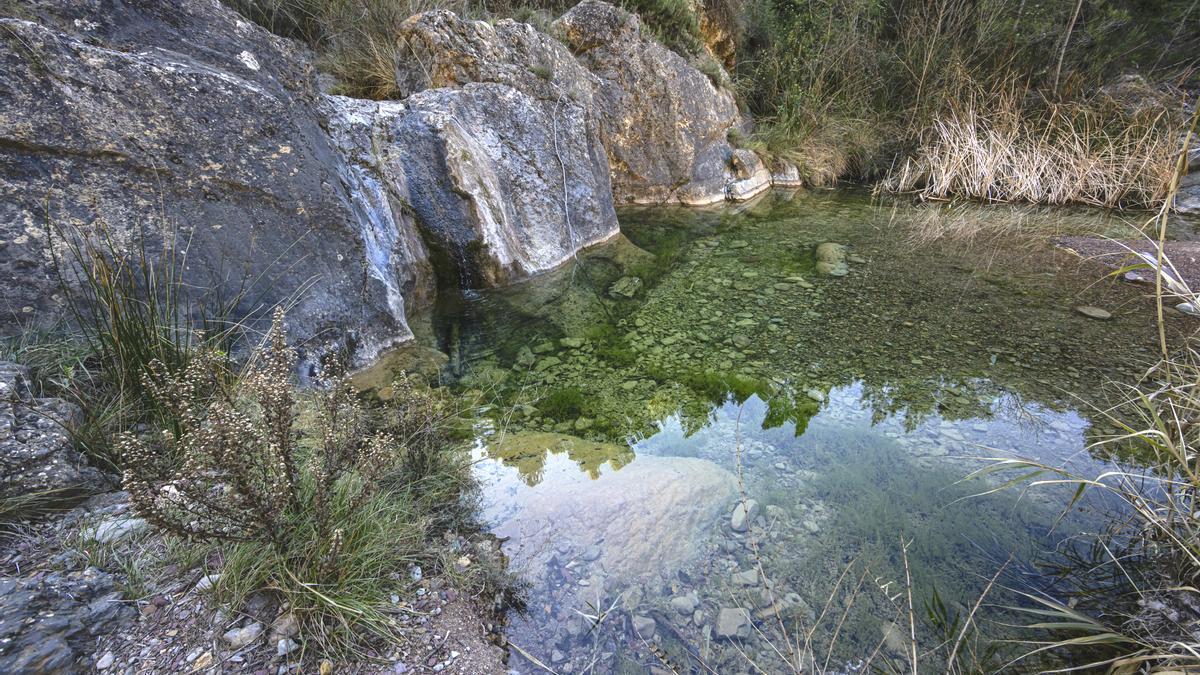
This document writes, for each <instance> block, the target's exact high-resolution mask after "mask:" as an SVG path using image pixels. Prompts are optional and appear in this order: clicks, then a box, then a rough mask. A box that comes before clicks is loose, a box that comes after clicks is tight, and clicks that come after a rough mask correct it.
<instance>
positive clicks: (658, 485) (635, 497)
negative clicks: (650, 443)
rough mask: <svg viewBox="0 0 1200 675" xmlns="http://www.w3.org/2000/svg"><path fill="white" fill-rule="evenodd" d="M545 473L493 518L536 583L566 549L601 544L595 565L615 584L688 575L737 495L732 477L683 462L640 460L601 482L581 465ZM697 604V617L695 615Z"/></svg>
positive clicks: (554, 466) (517, 490)
mask: <svg viewBox="0 0 1200 675" xmlns="http://www.w3.org/2000/svg"><path fill="white" fill-rule="evenodd" d="M541 471H542V474H541V481H540V482H539V483H537V484H536V485H534V486H532V487H521V486H520V485H519V484H518V485H515V486H513V487H512V488H511V490H512V491H513V494H511V495H510V496H506V497H505V502H504V503H505V505H504V511H503V512H502V513H493V514H492V515H493V517H494V520H496V521H498V522H499V525H498V526H497V527H496V528H495V530H494V531H495V532H496V534H497V535H498V536H500V537H510V538H511V539H510V542H509V544H508V546H509V548H510V553H511V555H512V557H513V560H514V563H515V564H516V566H517V568H519V569H525V570H528V572H529V574H530V575H532V577H533V580H534V581H539V580H540V579H541V577H542V575H544V574H546V572H547V570H548V565H549V562H550V559H551V558H553V557H554V556H555V555H557V553H556V550H557V548H561V547H566V548H567V549H568V550H574V551H586V550H588V549H590V548H591V547H593V546H599V549H600V551H599V556H598V557H597V559H596V560H595V562H594V563H592V564H593V565H599V566H600V567H601V568H602V569H603V570H605V572H606V573H607V575H608V578H609V579H610V580H611V581H613V582H627V581H631V580H635V579H639V578H650V577H654V576H657V575H659V574H662V573H669V572H671V571H673V570H678V569H682V568H684V567H686V566H687V565H688V564H689V563H691V562H692V561H694V560H696V559H698V558H699V557H700V556H701V555H702V553H703V551H704V543H705V541H707V540H708V539H709V538H710V536H711V532H712V528H713V526H714V525H715V523H716V522H717V521H718V520H719V519H720V517H721V514H722V512H723V511H724V509H725V506H726V504H728V503H729V501H730V500H731V499H732V498H733V495H734V493H735V489H736V488H735V486H736V480H735V479H734V477H733V475H732V474H731V473H729V472H728V471H726V470H724V469H722V468H720V467H719V466H717V465H716V464H714V463H712V462H709V461H707V460H701V459H693V458H683V457H653V456H646V457H638V458H637V459H636V460H634V461H632V462H631V463H629V464H627V465H626V466H624V467H623V468H621V469H618V470H612V469H609V470H606V471H604V472H603V473H601V474H599V475H598V477H596V478H595V479H592V478H590V477H589V476H587V475H585V474H582V473H580V472H579V471H578V469H577V468H575V467H574V465H573V463H572V464H565V465H564V464H563V463H561V462H555V463H548V464H547V465H546V466H545V467H544V468H542V470H541ZM509 480H512V479H511V478H510V479H509ZM499 488H500V489H503V486H499ZM690 604H691V606H689V607H688V609H687V614H689V615H690V614H691V612H692V611H694V609H695V606H694V605H695V603H694V602H691V603H690Z"/></svg>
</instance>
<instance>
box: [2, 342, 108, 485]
mask: <svg viewBox="0 0 1200 675" xmlns="http://www.w3.org/2000/svg"><path fill="white" fill-rule="evenodd" d="M79 415H80V411H79V409H78V408H77V407H76V406H74V405H72V404H70V403H67V402H66V401H62V400H60V399H54V398H35V397H34V396H33V394H32V392H31V391H30V388H29V369H27V368H25V367H24V366H19V365H17V364H15V363H9V362H6V361H0V499H3V500H9V499H20V498H37V497H39V496H40V497H43V498H45V499H50V498H53V497H56V496H57V497H63V496H68V493H79V492H88V491H94V490H96V489H99V488H101V487H104V486H105V485H106V481H105V478H104V476H103V474H101V473H100V472H99V471H98V470H96V469H95V468H94V467H92V466H90V465H89V464H88V462H87V460H86V459H85V458H84V457H83V456H82V455H81V454H80V453H79V452H78V451H77V450H75V448H74V447H73V446H72V444H71V439H70V435H69V429H70V428H71V427H72V426H73V425H74V424H77V423H78V422H79Z"/></svg>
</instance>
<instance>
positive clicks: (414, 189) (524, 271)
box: [330, 12, 618, 287]
mask: <svg viewBox="0 0 1200 675" xmlns="http://www.w3.org/2000/svg"><path fill="white" fill-rule="evenodd" d="M400 40H401V42H402V43H403V44H406V45H408V48H409V53H408V54H407V55H406V57H404V58H402V59H401V60H400V63H399V65H398V76H397V81H398V82H400V83H401V88H402V90H403V91H405V92H406V93H409V94H411V95H410V96H408V98H407V99H405V100H404V101H403V102H384V103H379V104H372V103H367V102H363V101H354V100H350V99H342V98H336V97H331V98H330V102H331V104H332V105H333V106H334V108H335V109H336V110H338V114H335V115H334V116H333V118H332V121H331V127H332V128H333V129H334V130H335V136H338V137H341V138H344V139H346V140H348V141H349V145H350V147H347V148H344V149H345V150H346V151H347V152H348V153H350V154H352V155H354V156H356V157H359V158H361V160H360V163H362V164H369V165H371V166H372V167H373V169H374V171H375V173H376V175H377V176H378V178H379V180H380V181H382V182H383V183H385V184H387V185H389V186H391V188H392V190H393V192H394V194H396V195H400V196H402V199H403V200H404V202H405V204H406V206H407V208H408V209H409V210H410V211H411V213H412V214H413V217H414V218H415V221H416V222H417V223H418V225H419V227H420V228H421V231H422V233H423V234H424V235H425V239H426V241H428V242H429V244H430V246H431V247H432V248H434V249H435V250H436V252H437V253H438V254H439V255H437V256H435V257H436V258H437V259H438V260H439V261H440V262H442V263H444V264H443V265H442V267H443V269H442V270H441V271H442V273H443V277H444V278H445V277H449V278H450V279H451V281H452V282H455V283H459V284H461V285H464V286H468V287H479V286H496V285H500V284H504V283H508V282H511V281H516V280H519V279H523V278H526V277H529V276H531V275H533V274H537V273H539V272H543V271H545V270H548V269H551V268H553V267H556V266H558V265H559V264H561V263H562V262H564V261H565V260H567V259H568V258H570V257H571V256H572V255H574V254H575V252H577V251H578V250H579V249H581V248H583V247H585V246H589V245H591V244H594V243H597V242H599V241H603V240H605V239H607V238H609V237H611V236H612V235H614V234H616V232H617V230H618V226H617V217H616V212H615V211H614V209H613V202H612V188H611V185H610V183H609V172H608V163H607V161H606V159H605V153H604V147H603V145H601V142H600V132H599V125H598V123H597V122H596V119H595V116H594V115H593V107H592V99H591V87H592V82H591V81H590V75H589V74H588V73H587V71H586V70H584V69H583V68H582V67H580V66H579V65H578V64H577V63H576V62H575V60H574V59H573V58H572V57H571V55H570V53H569V52H568V51H567V50H566V49H565V48H564V47H563V46H562V45H561V44H559V43H558V42H557V41H555V40H554V39H552V38H550V37H549V36H547V35H545V34H543V33H539V32H538V31H536V30H534V29H533V28H532V27H531V26H529V25H526V24H521V23H517V22H515V21H501V22H499V23H498V24H497V25H495V26H493V25H491V24H487V23H484V22H482V21H463V20H462V19H459V18H458V17H457V16H455V15H454V14H452V13H450V12H430V13H426V14H422V15H418V16H415V17H413V18H412V19H410V20H409V21H408V22H407V23H406V24H405V25H404V26H403V27H402V28H401V33H400ZM417 64H422V65H420V66H418V65H417ZM410 66H411V67H410ZM364 119H367V120H369V123H368V126H369V132H365V130H364V128H363V126H364V125H363V123H362V120H364Z"/></svg>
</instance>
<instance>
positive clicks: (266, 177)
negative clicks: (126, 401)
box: [0, 0, 798, 364]
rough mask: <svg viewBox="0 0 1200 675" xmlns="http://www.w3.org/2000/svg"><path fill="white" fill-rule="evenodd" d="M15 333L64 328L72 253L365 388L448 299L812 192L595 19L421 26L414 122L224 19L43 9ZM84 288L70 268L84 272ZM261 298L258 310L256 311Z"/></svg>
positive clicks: (22, 60)
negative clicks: (682, 221)
mask: <svg viewBox="0 0 1200 675" xmlns="http://www.w3.org/2000/svg"><path fill="white" fill-rule="evenodd" d="M0 24H2V25H3V27H4V29H5V31H6V32H7V33H8V34H9V35H11V36H12V39H10V40H6V41H4V42H2V43H0V63H2V64H3V66H4V67H3V69H2V73H0V100H3V106H0V157H2V159H3V161H2V162H0V165H2V166H3V167H4V168H3V169H2V170H0V186H2V187H3V189H4V191H5V193H6V194H9V195H11V196H12V198H11V199H8V200H5V202H4V204H3V205H0V252H2V253H3V255H0V289H3V290H4V293H3V294H2V296H3V300H2V301H0V302H2V303H3V306H2V307H0V328H3V329H4V330H5V331H6V332H7V331H10V330H17V329H28V328H30V327H35V326H42V327H44V326H49V325H52V324H53V323H54V321H56V320H57V319H58V318H60V317H61V316H62V315H63V313H64V311H65V309H64V306H63V298H62V294H61V293H60V292H59V291H58V286H59V284H60V282H61V281H62V280H63V279H65V280H66V281H67V282H68V283H71V282H72V278H73V275H72V272H71V269H70V265H69V264H63V265H61V266H60V265H59V264H58V263H66V262H69V261H65V260H64V251H63V246H62V245H63V240H64V238H65V237H98V236H103V237H105V238H107V239H108V240H111V241H113V242H115V243H116V245H117V247H118V248H121V249H125V250H128V251H130V252H134V251H137V252H139V253H140V252H141V251H145V252H146V253H147V255H149V256H150V258H151V259H155V258H159V259H169V254H170V253H171V252H172V251H173V252H174V253H175V254H176V255H179V254H180V253H181V251H182V249H184V248H186V260H187V263H186V265H184V266H182V267H183V269H181V270H180V275H181V276H182V277H183V278H184V280H185V282H186V283H188V284H189V285H192V286H194V287H196V288H203V289H206V293H205V295H206V296H209V297H212V298H221V299H224V300H226V301H229V300H233V299H235V298H236V299H238V302H237V303H236V307H234V308H233V312H232V314H233V317H232V318H235V319H243V320H250V321H251V322H254V321H257V320H263V319H264V317H265V315H266V314H267V313H269V308H270V307H272V306H274V305H276V304H278V303H279V302H281V301H283V300H285V299H289V298H292V297H293V296H294V297H295V298H296V306H295V308H294V309H293V310H292V311H291V312H290V314H289V317H290V318H291V319H292V321H291V323H292V325H291V331H292V333H293V335H292V337H293V339H295V340H297V341H300V342H304V343H305V344H307V345H308V350H307V351H308V352H309V356H310V358H313V357H315V356H316V355H319V354H320V353H322V352H324V351H328V350H329V349H335V348H336V349H341V350H343V351H346V352H348V353H350V354H352V355H353V357H354V359H355V362H356V363H357V364H362V363H366V362H368V361H370V360H371V359H373V358H375V357H376V356H377V355H378V354H379V353H380V352H381V351H382V350H384V349H386V348H387V347H389V346H391V345H394V344H396V343H398V342H403V341H405V340H408V339H410V338H411V337H412V333H411V331H410V330H409V327H408V324H407V317H406V313H407V312H408V311H410V310H411V309H412V308H414V307H419V306H422V305H425V304H428V303H429V302H430V301H431V300H432V298H433V296H434V294H435V292H436V290H437V288H439V287H455V286H457V287H465V288H484V287H489V286H496V285H501V284H506V283H511V282H513V281H518V280H520V279H524V278H527V277H530V276H532V275H536V274H539V273H541V272H544V271H546V270H548V269H551V268H554V267H556V266H557V265H559V264H561V263H562V262H564V261H565V260H567V259H569V258H570V257H571V256H573V255H574V254H575V253H576V252H577V251H579V250H580V249H582V248H584V247H587V246H589V245H592V244H595V243H597V242H600V241H604V240H606V239H608V238H610V237H612V236H613V235H615V234H616V232H617V220H616V215H615V211H614V205H615V204H621V203H670V202H676V203H684V204H708V203H713V202H718V201H723V200H726V199H732V200H742V199H748V198H750V197H752V196H754V195H756V194H758V193H760V192H762V191H763V190H765V189H767V188H769V187H770V186H771V185H772V184H773V183H775V184H779V185H786V186H795V185H797V184H798V172H797V171H796V169H795V167H793V166H790V165H780V166H779V167H777V170H776V171H772V170H770V169H769V168H768V167H766V166H765V165H764V163H763V162H762V160H760V158H759V157H758V156H757V155H755V154H754V153H753V152H751V151H748V150H742V149H738V148H735V147H734V146H733V145H731V143H730V142H729V140H728V138H730V137H731V132H737V131H740V130H745V129H746V128H747V125H748V124H749V122H748V121H747V120H746V119H744V118H743V117H742V115H741V114H740V112H739V111H738V108H737V106H736V104H735V102H734V98H733V95H732V94H731V93H730V92H729V91H728V90H726V89H723V88H721V87H719V86H718V85H716V84H714V83H713V81H712V80H710V79H709V77H708V76H706V75H704V74H702V73H701V72H699V71H698V70H696V69H695V68H694V67H692V66H691V65H690V64H689V63H688V62H687V61H685V60H684V59H683V58H682V57H680V56H678V55H677V54H675V53H674V52H671V51H670V50H668V49H666V48H664V47H663V46H661V45H659V44H658V43H657V42H655V41H654V40H653V39H652V38H650V37H649V36H648V34H647V32H646V31H645V29H644V28H643V27H642V25H641V23H640V21H639V20H638V18H637V17H636V16H634V15H632V14H630V13H628V12H626V11H624V10H621V9H618V8H616V7H614V6H612V5H609V4H607V3H604V2H599V1H598V0H586V1H585V2H583V3H581V4H580V5H578V6H576V7H575V8H573V9H571V10H570V11H568V12H567V13H566V14H564V15H563V16H562V17H561V18H559V19H558V20H557V21H555V22H553V23H552V24H551V25H550V27H549V29H548V30H549V33H543V32H541V31H539V30H537V29H535V28H534V27H532V26H530V25H528V24H523V23H518V22H516V21H512V20H502V21H499V22H497V23H495V24H490V23H486V22H482V21H467V20H464V19H461V18H459V17H457V16H455V15H454V14H452V13H450V12H445V11H440V12H430V13H427V14H422V15H417V16H414V17H413V18H412V19H410V20H409V21H408V22H407V23H405V24H404V26H403V28H402V30H401V33H402V34H401V35H400V36H399V39H400V40H401V41H402V42H403V43H404V44H406V45H407V46H408V49H407V52H406V53H405V54H403V55H402V56H401V57H400V58H398V59H397V63H396V69H397V73H396V78H397V82H398V83H400V84H401V86H402V89H403V94H404V98H403V99H401V100H394V101H368V100H360V99H350V98H346V97H342V96H334V95H329V94H326V93H324V88H323V80H322V77H321V76H320V75H319V73H317V72H316V70H315V68H314V66H313V63H314V59H313V56H312V55H311V54H310V53H308V52H307V50H306V49H304V48H303V47H301V46H300V45H298V44H296V43H293V42H291V41H289V40H286V39H283V38H280V37H277V36H275V35H272V34H270V33H268V32H267V31H266V30H263V29H261V28H259V27H257V26H255V25H253V24H251V23H250V22H248V21H246V20H245V19H243V18H242V17H241V16H239V15H238V14H236V13H235V12H233V11H232V10H230V9H228V8H226V7H224V6H222V5H220V4H219V3H216V2H211V1H208V0H172V2H168V3H125V4H120V5H112V6H110V4H109V3H105V2H100V1H99V0H96V1H94V2H86V3H78V2H69V1H67V0H36V1H34V2H31V3H26V4H25V5H23V6H22V8H21V11H19V12H14V13H13V15H12V16H7V17H3V18H0ZM62 268H65V269H62ZM247 289H248V290H247Z"/></svg>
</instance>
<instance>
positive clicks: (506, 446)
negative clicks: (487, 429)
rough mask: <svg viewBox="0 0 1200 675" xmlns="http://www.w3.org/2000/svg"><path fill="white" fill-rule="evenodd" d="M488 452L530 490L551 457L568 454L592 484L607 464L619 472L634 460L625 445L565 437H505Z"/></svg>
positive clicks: (523, 435) (540, 478)
mask: <svg viewBox="0 0 1200 675" xmlns="http://www.w3.org/2000/svg"><path fill="white" fill-rule="evenodd" d="M486 451H487V455H488V457H491V458H492V459H497V460H500V462H501V463H503V464H504V465H505V466H510V467H513V468H514V469H516V470H517V472H518V473H519V474H520V475H521V480H522V481H524V482H525V484H526V485H529V486H530V487H532V486H534V485H537V484H538V483H540V482H541V481H542V477H543V472H544V470H545V467H546V461H547V459H549V457H550V455H552V454H565V455H566V456H567V459H569V460H571V461H572V462H575V463H576V464H577V465H579V468H580V469H581V470H582V471H583V472H584V473H586V474H587V475H588V476H589V477H590V478H591V479H592V480H595V479H597V478H599V477H600V470H601V468H602V467H603V466H604V465H605V464H608V465H609V466H610V467H612V468H613V469H614V470H615V469H620V468H621V467H623V466H625V465H626V464H628V463H630V462H632V461H633V458H634V452H633V449H632V448H630V447H629V446H628V445H626V444H624V443H595V442H592V441H586V440H583V439H580V438H575V437H573V436H567V435H565V434H550V433H536V432H535V433H516V434H505V435H502V436H501V437H500V438H498V439H497V440H495V441H493V442H492V443H490V444H489V445H488V446H487V449H486Z"/></svg>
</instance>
